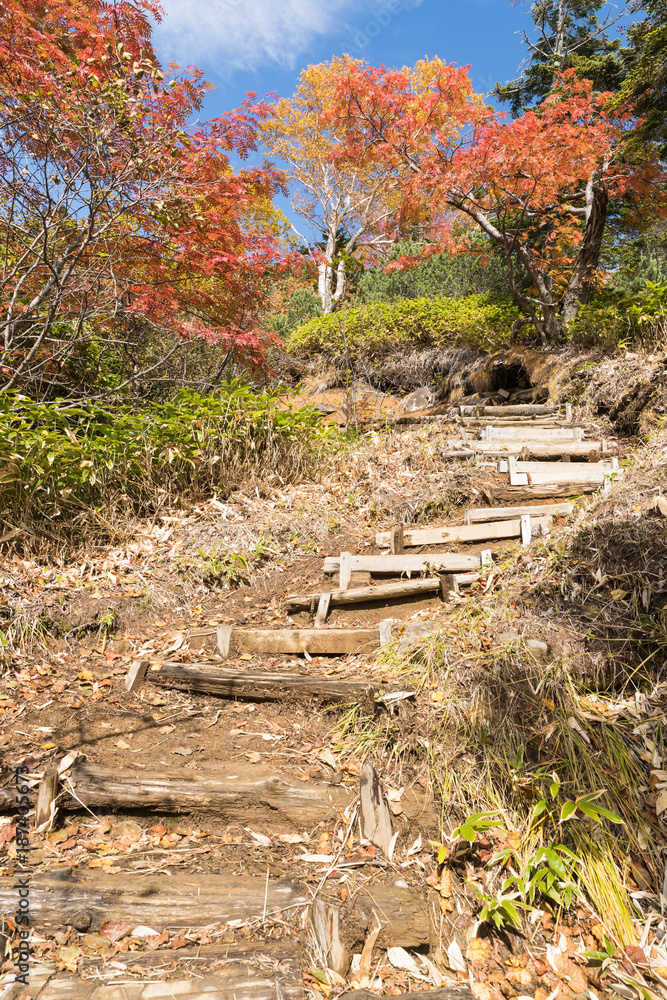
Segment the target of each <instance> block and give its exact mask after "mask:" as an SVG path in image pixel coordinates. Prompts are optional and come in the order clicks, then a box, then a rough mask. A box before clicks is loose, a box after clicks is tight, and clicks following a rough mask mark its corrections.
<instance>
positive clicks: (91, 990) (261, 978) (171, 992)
mask: <svg viewBox="0 0 667 1000" xmlns="http://www.w3.org/2000/svg"><path fill="white" fill-rule="evenodd" d="M123 959H124V960H125V962H124V963H123V964H127V965H128V966H130V965H131V966H132V967H133V968H135V967H139V968H141V967H142V966H146V967H150V968H151V969H156V968H157V969H158V970H160V967H161V966H164V968H165V969H167V968H168V967H169V966H170V965H171V964H173V963H174V962H177V963H178V965H179V966H180V965H182V964H185V963H189V964H190V965H194V967H195V975H194V976H192V975H191V976H189V977H188V978H176V979H174V978H170V979H169V981H168V982H160V981H159V980H156V977H155V975H151V977H150V978H149V979H147V980H145V981H144V982H142V981H140V980H137V981H132V980H128V977H127V974H124V973H117V975H116V978H118V979H119V983H118V984H117V985H116V984H114V981H113V979H112V978H111V977H110V976H109V975H108V972H109V970H108V969H105V968H104V965H103V963H102V962H101V961H99V960H98V961H97V962H96V961H92V962H91V961H84V968H85V969H86V970H88V969H91V970H98V969H100V971H102V972H103V973H105V974H104V975H103V978H101V977H99V975H97V976H95V978H88V979H83V978H82V977H81V976H77V977H76V978H72V977H71V976H70V975H68V974H63V973H59V974H58V975H57V976H54V977H53V978H51V979H50V981H49V982H48V984H47V985H45V986H44V987H43V988H42V989H41V991H39V992H38V991H35V992H34V993H33V994H31V996H32V997H33V998H34V1000H276V997H281V998H282V1000H305V996H306V994H305V992H304V988H303V975H302V970H303V969H304V968H307V966H308V960H307V956H306V955H305V954H304V953H303V952H302V950H301V949H300V948H299V947H298V946H297V945H295V944H293V943H292V942H289V941H285V942H274V941H268V942H261V941H258V942H254V943H252V944H232V945H217V946H213V947H211V946H210V945H201V946H200V947H198V948H196V949H191V948H179V949H178V951H177V952H173V951H153V952H146V953H143V952H129V953H128V954H123V953H121V954H119V955H117V956H116V961H117V962H121V961H122V960H123ZM202 967H204V968H205V969H206V970H207V971H206V972H204V973H201V974H200V973H199V969H201V968H202ZM170 975H172V976H173V975H174V973H173V971H172V970H171V969H170ZM24 989H25V988H24ZM11 995H12V994H11V993H10V994H9V997H10V998H11ZM28 995H29V994H25V996H28Z"/></svg>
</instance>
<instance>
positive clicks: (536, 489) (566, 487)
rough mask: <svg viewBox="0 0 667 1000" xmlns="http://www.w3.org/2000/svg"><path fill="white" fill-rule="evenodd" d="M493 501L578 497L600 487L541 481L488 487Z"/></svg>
mask: <svg viewBox="0 0 667 1000" xmlns="http://www.w3.org/2000/svg"><path fill="white" fill-rule="evenodd" d="M486 488H487V490H488V492H489V496H490V497H491V500H492V502H493V503H496V502H498V503H517V502H521V501H524V502H526V501H530V500H549V499H552V498H556V497H570V498H572V497H578V496H582V495H583V494H584V493H595V492H596V491H597V490H599V489H600V487H599V486H598V485H596V484H595V483H586V482H581V483H541V484H539V485H534V486H489V487H486Z"/></svg>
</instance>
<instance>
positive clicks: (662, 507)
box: [655, 497, 667, 517]
mask: <svg viewBox="0 0 667 1000" xmlns="http://www.w3.org/2000/svg"><path fill="white" fill-rule="evenodd" d="M655 512H656V514H660V516H661V517H667V499H666V498H665V497H656V498H655Z"/></svg>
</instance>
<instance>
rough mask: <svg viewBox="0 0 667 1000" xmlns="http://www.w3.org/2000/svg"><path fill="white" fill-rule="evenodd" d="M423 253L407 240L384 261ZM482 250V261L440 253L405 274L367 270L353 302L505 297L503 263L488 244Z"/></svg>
mask: <svg viewBox="0 0 667 1000" xmlns="http://www.w3.org/2000/svg"><path fill="white" fill-rule="evenodd" d="M423 249H424V244H423V243H418V242H414V241H410V240H406V241H404V242H402V243H398V244H396V245H395V246H394V247H392V250H391V252H390V253H389V256H388V258H387V261H388V262H391V261H395V260H398V259H399V258H400V257H416V256H418V255H419V253H420V252H421V251H422V250H423ZM482 249H483V250H485V251H486V259H485V260H482V259H480V258H479V257H476V256H471V255H468V254H451V253H449V254H447V253H443V254H434V255H433V256H432V257H428V258H426V259H425V260H423V261H422V262H421V263H419V264H417V265H416V266H415V267H410V268H406V269H404V270H392V271H387V270H386V266H384V267H372V268H369V269H368V270H367V271H364V273H363V274H362V275H361V277H360V278H359V281H358V283H357V288H356V301H357V302H358V303H361V302H390V301H393V300H395V299H418V298H429V299H432V298H444V297H446V298H455V299H458V298H463V297H465V296H467V295H478V294H481V295H485V294H496V295H505V294H506V293H507V289H508V288H509V275H508V272H507V264H506V262H505V259H504V257H502V256H501V255H500V254H499V253H498V252H497V251H494V249H493V248H490V247H489V246H488V245H487V244H482V246H480V250H482Z"/></svg>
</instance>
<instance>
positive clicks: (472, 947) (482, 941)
mask: <svg viewBox="0 0 667 1000" xmlns="http://www.w3.org/2000/svg"><path fill="white" fill-rule="evenodd" d="M491 952H492V948H491V943H490V942H489V941H487V939H486V938H478V937H474V938H471V939H470V942H469V944H468V961H469V962H487V961H488V960H489V959H490V958H491Z"/></svg>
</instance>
